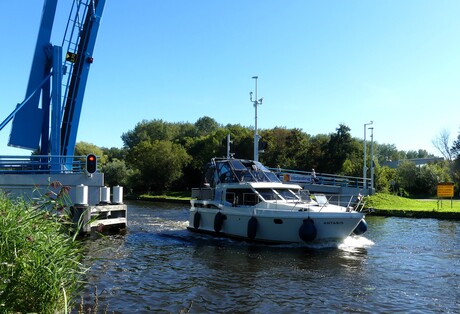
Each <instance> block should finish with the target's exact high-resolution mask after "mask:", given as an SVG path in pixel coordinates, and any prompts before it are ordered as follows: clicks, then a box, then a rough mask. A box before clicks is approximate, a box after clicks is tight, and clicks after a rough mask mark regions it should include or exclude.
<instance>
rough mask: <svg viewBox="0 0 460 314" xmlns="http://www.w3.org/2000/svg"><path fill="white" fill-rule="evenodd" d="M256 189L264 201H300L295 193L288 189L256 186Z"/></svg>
mask: <svg viewBox="0 0 460 314" xmlns="http://www.w3.org/2000/svg"><path fill="white" fill-rule="evenodd" d="M256 191H257V192H258V193H259V195H260V196H261V197H262V198H263V199H264V200H266V201H279V200H283V199H284V200H285V201H300V197H299V196H298V195H296V194H295V193H294V192H293V191H291V190H290V189H283V188H278V189H269V188H257V189H256Z"/></svg>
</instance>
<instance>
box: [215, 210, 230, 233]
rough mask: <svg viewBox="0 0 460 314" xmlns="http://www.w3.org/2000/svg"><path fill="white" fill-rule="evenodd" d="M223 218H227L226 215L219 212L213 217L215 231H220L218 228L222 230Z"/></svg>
mask: <svg viewBox="0 0 460 314" xmlns="http://www.w3.org/2000/svg"><path fill="white" fill-rule="evenodd" d="M225 219H227V216H225V215H224V214H222V213H221V212H217V214H216V216H215V217H214V231H215V232H220V230H222V226H223V225H224V220H225Z"/></svg>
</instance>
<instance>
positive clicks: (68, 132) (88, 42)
mask: <svg viewBox="0 0 460 314" xmlns="http://www.w3.org/2000/svg"><path fill="white" fill-rule="evenodd" d="M104 5H105V0H91V1H88V3H87V6H88V8H87V14H86V17H85V21H84V24H83V28H82V29H81V31H80V32H79V36H80V38H79V42H78V50H77V51H76V54H75V55H76V61H75V65H74V68H73V71H72V77H71V80H70V84H69V86H68V93H67V95H66V96H67V98H66V100H65V104H64V113H63V120H62V127H61V155H64V156H71V155H73V154H74V150H75V144H76V140H77V131H78V124H79V121H80V114H81V109H82V104H83V96H84V93H85V87H86V82H87V80H88V73H89V68H90V65H91V63H92V62H93V51H94V46H95V43H96V37H97V32H98V29H99V24H100V19H101V16H102V11H103V9H104Z"/></svg>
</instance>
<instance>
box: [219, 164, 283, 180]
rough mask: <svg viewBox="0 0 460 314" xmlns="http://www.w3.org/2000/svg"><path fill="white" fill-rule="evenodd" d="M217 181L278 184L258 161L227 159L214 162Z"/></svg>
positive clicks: (272, 175) (276, 178)
mask: <svg viewBox="0 0 460 314" xmlns="http://www.w3.org/2000/svg"><path fill="white" fill-rule="evenodd" d="M216 171H217V177H218V178H219V181H220V182H222V183H229V182H280V180H279V179H278V177H277V176H276V175H275V174H274V173H273V172H271V171H270V170H268V169H267V168H266V167H265V166H264V165H262V164H261V163H260V162H258V161H252V160H242V159H228V160H222V161H217V162H216Z"/></svg>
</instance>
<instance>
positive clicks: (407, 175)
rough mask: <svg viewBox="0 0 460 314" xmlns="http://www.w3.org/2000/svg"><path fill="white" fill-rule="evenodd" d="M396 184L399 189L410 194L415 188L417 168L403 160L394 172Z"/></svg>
mask: <svg viewBox="0 0 460 314" xmlns="http://www.w3.org/2000/svg"><path fill="white" fill-rule="evenodd" d="M396 177H397V180H396V181H397V183H398V185H399V187H400V188H402V189H403V190H405V191H407V192H408V193H412V192H414V191H415V187H416V180H415V179H416V177H417V166H416V165H415V163H413V162H411V161H408V160H403V161H402V162H401V163H400V164H399V166H398V168H397V170H396Z"/></svg>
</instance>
